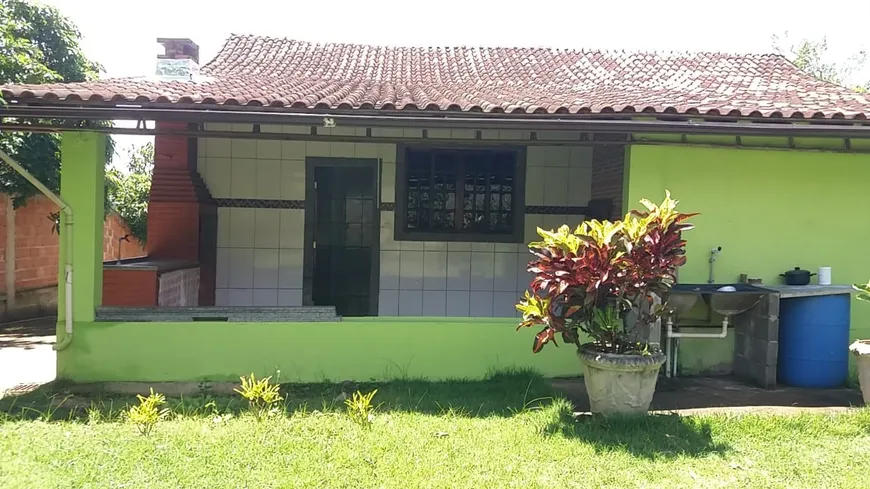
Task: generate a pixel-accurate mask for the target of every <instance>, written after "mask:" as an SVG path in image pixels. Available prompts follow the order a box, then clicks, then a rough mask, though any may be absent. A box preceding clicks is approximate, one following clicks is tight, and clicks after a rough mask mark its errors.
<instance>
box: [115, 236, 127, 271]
mask: <svg viewBox="0 0 870 489" xmlns="http://www.w3.org/2000/svg"><path fill="white" fill-rule="evenodd" d="M121 241H126V242H128V243H129V242H130V235H129V234H125V235H124V236H123V237H121V238H118V261H117V262H116V264H118V265H120V264H121Z"/></svg>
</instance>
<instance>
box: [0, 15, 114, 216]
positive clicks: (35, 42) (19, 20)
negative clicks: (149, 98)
mask: <svg viewBox="0 0 870 489" xmlns="http://www.w3.org/2000/svg"><path fill="white" fill-rule="evenodd" d="M80 37H81V34H80V33H79V31H78V28H77V27H76V26H75V25H74V24H73V23H72V22H71V21H70V20H69V19H67V18H66V17H64V16H63V15H62V14H61V13H60V12H59V11H58V10H57V9H55V8H53V7H49V6H45V5H38V4H35V3H30V2H25V1H22V0H0V84H6V83H55V82H81V81H87V80H93V79H95V78H96V77H97V75H98V73H99V71H100V69H101V67H100V66H99V65H98V64H96V63H94V62H92V61H90V60H88V59H87V57H85V55H84V53H83V52H82V50H81V48H80V47H79V44H78V40H79V38H80ZM18 122H19V123H22V124H28V123H32V122H33V121H32V120H21V121H18ZM36 122H39V123H41V124H46V123H59V122H60V121H46V120H41V121H36ZM91 124H96V125H103V126H104V125H107V124H108V123H107V122H103V121H98V122H92V123H91ZM0 148H2V149H3V150H4V151H6V152H7V153H8V154H9V155H10V156H12V157H13V158H15V159H16V160H17V161H18V162H19V163H20V164H21V165H22V166H23V167H24V168H25V169H27V171H29V172H30V173H31V174H33V175H34V176H35V177H36V178H38V179H39V180H40V181H41V182H42V183H43V184H45V185H46V186H47V187H48V188H49V189H51V190H53V191H55V192H57V191H58V190H59V189H60V136H59V135H58V134H54V133H8V132H4V133H0ZM106 152H107V155H106V156H107V158H106V159H107V161H108V160H110V159H111V157H112V155H113V154H114V147H113V144H112V142H111V139H109V141H108V144H107V148H106ZM0 191H2V192H5V193H7V194H10V195H12V197H13V202H14V204H15V206H16V207H20V206H22V205H24V204H25V203H26V202H27V199H28V198H29V197H30V196H32V195H34V194H35V193H36V192H37V190H36V188H34V187H33V186H32V185H31V184H30V183H29V182H27V181H26V180H25V179H24V178H23V177H21V176H20V175H18V174H17V173H16V172H15V171H14V170H12V168H10V167H9V166H7V165H6V164H0Z"/></svg>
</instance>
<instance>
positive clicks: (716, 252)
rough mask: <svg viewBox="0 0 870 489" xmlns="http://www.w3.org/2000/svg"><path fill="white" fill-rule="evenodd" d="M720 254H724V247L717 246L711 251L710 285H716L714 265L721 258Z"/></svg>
mask: <svg viewBox="0 0 870 489" xmlns="http://www.w3.org/2000/svg"><path fill="white" fill-rule="evenodd" d="M719 253H722V247H721V246H717V247H715V248H713V249H712V250H710V278H708V279H707V283H708V284H713V283H716V281H715V280H714V279H713V263H715V262H716V259H717V258H719Z"/></svg>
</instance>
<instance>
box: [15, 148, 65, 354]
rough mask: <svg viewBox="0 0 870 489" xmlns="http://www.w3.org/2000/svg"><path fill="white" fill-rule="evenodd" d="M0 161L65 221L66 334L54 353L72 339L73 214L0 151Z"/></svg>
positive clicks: (55, 196) (57, 344) (49, 191)
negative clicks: (59, 211)
mask: <svg viewBox="0 0 870 489" xmlns="http://www.w3.org/2000/svg"><path fill="white" fill-rule="evenodd" d="M0 159H2V160H3V161H5V162H6V163H7V164H8V165H9V166H11V167H12V169H13V170H15V171H16V172H18V174H20V175H21V176H22V177H24V178H25V179H26V180H27V181H28V182H30V183H31V184H33V186H34V187H36V188H37V189H38V190H39V191H40V192H42V194H43V195H45V196H46V197H47V198H48V199H49V200H51V201H52V202H54V203H55V204H56V205H57V206H58V207H60V210H61V212H63V214H64V216H65V217H66V219H64V229H63V235H62V236H61V239H64V240H66V253H65V256H64V263H63V270H64V273H63V276H64V311H63V312H64V332H65V333H66V334H65V335H64V337H63V340H61V342H60V343H55V344H54V346H53V347H52V349H53V350H55V351H61V350H63V349H65V348H66V347H68V346H69V344H70V343H72V338H73V319H72V308H73V306H72V272H73V270H72V262H73V252H72V246H73V239H72V238H73V234H72V229H73V212H72V208H71V207H70V206H69V204H67V203H66V202H64V201H63V199H61V198H60V197H58V196H57V195H55V193H54V192H52V191H51V190H49V189H48V187H46V186H45V185H43V184H42V182H40V181H39V179H38V178H36V177H34V176H33V175H31V174H30V173H29V172H28V171H27V170H25V169H24V167H22V166H21V165H19V164H18V162H17V161H15V160H13V159H12V157H10V156H9V155H8V154H6V153H5V152H3V150H0Z"/></svg>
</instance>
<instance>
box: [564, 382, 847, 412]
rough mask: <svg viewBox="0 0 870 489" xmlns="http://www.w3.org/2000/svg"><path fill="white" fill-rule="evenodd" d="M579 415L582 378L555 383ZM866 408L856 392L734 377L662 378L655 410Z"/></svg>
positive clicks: (585, 408) (583, 400) (583, 407)
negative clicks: (760, 383) (767, 385)
mask: <svg viewBox="0 0 870 489" xmlns="http://www.w3.org/2000/svg"><path fill="white" fill-rule="evenodd" d="M551 382H552V384H553V387H555V388H556V389H558V390H560V391H562V392H563V393H564V394H565V395H566V396H567V397H568V399H570V400H571V402H572V403H573V404H574V408H575V410H576V411H578V412H581V413H587V412H589V400H588V398H587V396H586V386H585V385H584V383H583V379H582V378H569V379H553V380H552V381H551ZM861 405H863V402H862V400H861V393H860V392H859V391H858V390H856V389H849V388H845V387H844V388H840V389H802V388H797V387H787V386H778V387H777V388H775V389H762V388H760V387H755V386H753V385H750V384H747V383H745V382H743V381H741V380H738V379H736V378H734V377H728V376H726V377H678V378H674V379H664V378H660V379H659V382H658V385H657V386H656V393H655V396H654V397H653V402H652V405H651V406H650V409H651V410H654V411H665V412H676V413H679V414H684V415H688V414H700V413H716V412H722V413H745V412H749V413H771V414H787V413H795V412H827V411H831V412H833V411H842V410H846V409H849V408H852V407H857V406H861Z"/></svg>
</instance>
